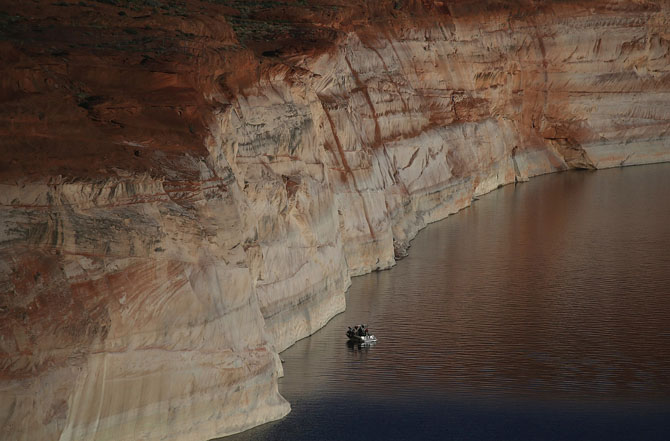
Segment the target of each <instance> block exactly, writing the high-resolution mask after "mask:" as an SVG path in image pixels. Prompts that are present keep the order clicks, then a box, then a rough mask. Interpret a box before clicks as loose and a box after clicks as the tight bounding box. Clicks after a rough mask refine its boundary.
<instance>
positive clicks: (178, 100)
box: [0, 0, 670, 441]
mask: <svg viewBox="0 0 670 441" xmlns="http://www.w3.org/2000/svg"><path fill="white" fill-rule="evenodd" d="M5 3H7V2H5ZM0 36H1V37H2V38H1V39H0V53H2V60H3V64H2V66H0V74H1V75H0V101H1V102H2V103H3V105H2V106H1V108H0V133H1V134H2V141H1V142H2V153H3V154H2V157H1V158H0V221H1V223H0V251H1V253H0V426H1V427H2V432H3V434H5V435H3V436H4V437H6V439H11V440H33V439H43V440H63V441H64V440H107V439H114V440H117V441H119V440H138V439H145V440H154V439H155V440H159V439H160V440H167V439H175V440H205V439H209V438H214V437H217V436H223V435H226V434H230V433H234V432H237V431H240V430H244V429H246V428H249V427H252V426H254V425H257V424H261V423H263V422H266V421H269V420H272V419H276V418H280V417H281V416H283V415H285V414H286V413H287V412H288V411H289V404H288V403H287V402H286V401H285V400H284V399H283V398H282V397H281V396H280V395H279V393H278V390H277V382H276V379H277V377H278V376H280V375H281V370H282V368H281V364H280V363H279V357H278V355H277V354H278V352H279V351H281V350H283V349H285V348H287V347H288V346H290V345H291V344H293V343H294V342H295V341H297V340H298V339H300V338H303V337H305V336H308V335H310V334H311V333H313V332H314V331H316V330H317V329H319V328H320V327H322V326H323V325H324V324H325V323H326V322H327V321H328V320H329V319H330V318H331V317H332V316H334V315H335V314H337V313H338V312H341V311H343V310H344V308H345V301H344V292H345V291H346V289H347V287H348V286H349V284H350V281H351V277H352V276H355V275H359V274H364V273H367V272H370V271H374V270H378V269H385V268H389V267H391V266H393V265H394V263H395V261H396V259H398V258H401V257H402V256H404V255H405V254H406V253H407V249H408V247H409V243H410V241H411V239H412V238H413V237H414V236H415V235H416V234H417V232H418V231H419V230H420V229H421V228H423V227H424V226H425V225H426V224H427V223H430V222H434V221H437V220H439V219H442V218H444V217H446V216H447V215H449V214H451V213H454V212H456V211H458V210H460V209H462V208H464V207H467V206H468V205H469V204H470V202H471V201H472V199H473V198H475V197H476V196H478V195H481V194H484V193H486V192H489V191H491V190H493V189H495V188H497V187H499V186H501V185H505V184H509V183H514V182H520V181H525V180H527V179H528V178H530V177H532V176H536V175H539V174H544V173H550V172H555V171H561V170H567V169H570V168H587V169H597V168H606V167H615V166H624V165H635V164H644V163H651V162H660V161H668V160H670V138H669V137H668V135H667V132H668V129H669V128H670V6H669V5H668V4H667V3H665V2H662V1H656V2H654V1H644V0H642V1H636V2H627V1H604V0H598V1H585V2H572V1H556V2H534V1H515V2H512V1H507V2H494V1H480V2H458V1H454V2H432V1H431V2H428V1H398V0H396V1H375V2H349V1H345V0H341V1H339V2H334V3H333V2H331V3H326V2H321V1H311V0H308V1H306V2H304V1H303V2H301V1H297V2H291V1H287V2H263V3H255V2H242V1H233V0H231V1H167V0H166V1H157V0H156V1H139V0H136V1H130V0H128V1H126V0H108V1H99V2H88V3H86V2H57V3H51V2H33V3H30V4H29V3H28V2H25V3H23V4H19V5H14V4H12V5H11V6H8V5H3V6H2V9H1V10H0Z"/></svg>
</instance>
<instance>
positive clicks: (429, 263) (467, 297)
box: [225, 164, 670, 441]
mask: <svg viewBox="0 0 670 441" xmlns="http://www.w3.org/2000/svg"><path fill="white" fill-rule="evenodd" d="M355 323H366V324H369V326H370V329H371V331H372V333H373V334H375V335H376V336H377V337H378V339H379V341H378V343H377V344H376V345H374V346H368V347H366V346H361V347H358V346H350V345H347V343H346V337H345V335H344V333H345V330H346V328H347V326H348V325H353V324H355ZM281 356H282V358H283V359H284V360H285V364H284V371H285V376H284V378H282V379H281V380H280V384H279V389H280V392H281V393H282V395H283V396H284V397H286V399H287V400H289V402H290V403H291V406H292V411H291V413H290V414H289V415H288V416H287V417H286V418H284V419H283V420H280V421H276V422H273V423H269V424H266V425H263V426H260V427H257V428H255V429H252V430H249V431H247V432H244V433H242V434H239V435H235V436H232V437H227V438H225V440H227V441H228V440H231V441H232V440H291V441H299V440H311V441H313V440H364V441H376V440H414V439H416V440H668V439H670V164H659V165H649V166H641V167H628V168H623V169H610V170H603V171H597V172H585V171H582V172H576V171H575V172H567V173H560V174H554V175H548V176H542V177H537V178H534V179H532V180H531V181H530V182H528V183H524V184H522V185H516V186H514V185H510V186H506V187H504V188H501V189H499V190H497V191H494V192H492V193H490V194H488V195H485V196H483V197H481V198H480V200H478V201H476V202H474V203H473V205H472V206H471V207H470V208H467V209H465V210H463V211H462V212H460V213H458V214H456V215H453V216H450V217H449V218H447V219H445V220H443V221H441V222H438V223H436V224H433V225H430V226H428V227H427V228H426V229H425V230H423V231H422V232H420V233H419V235H418V236H417V237H416V239H415V240H414V241H413V243H412V248H411V249H410V254H409V256H408V257H407V258H405V259H403V260H401V261H399V262H398V264H397V265H396V266H395V267H394V268H393V269H392V270H390V271H382V272H376V273H372V274H368V275H365V276H362V277H357V278H355V279H354V280H353V284H352V286H351V288H350V290H349V292H348V294H347V311H346V312H345V313H343V314H340V315H338V316H337V317H335V318H334V319H333V320H332V321H331V322H330V323H329V324H328V325H327V326H326V327H325V328H323V329H322V330H320V331H319V332H317V333H316V334H314V335H313V336H311V337H309V338H306V339H304V340H302V341H299V342H298V343H296V344H295V345H294V346H293V347H291V348H289V349H288V350H286V351H285V352H283V353H282V354H281Z"/></svg>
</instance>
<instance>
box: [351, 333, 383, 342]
mask: <svg viewBox="0 0 670 441" xmlns="http://www.w3.org/2000/svg"><path fill="white" fill-rule="evenodd" d="M349 341H351V342H353V343H375V342H376V341H377V337H375V336H374V335H364V336H362V337H361V336H359V335H350V336H349Z"/></svg>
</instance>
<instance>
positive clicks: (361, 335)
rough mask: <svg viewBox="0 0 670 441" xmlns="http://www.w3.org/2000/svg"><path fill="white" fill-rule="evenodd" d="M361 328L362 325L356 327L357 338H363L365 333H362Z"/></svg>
mask: <svg viewBox="0 0 670 441" xmlns="http://www.w3.org/2000/svg"><path fill="white" fill-rule="evenodd" d="M363 326H364V325H361V326H359V327H358V336H359V337H363V336H364V335H365V331H363Z"/></svg>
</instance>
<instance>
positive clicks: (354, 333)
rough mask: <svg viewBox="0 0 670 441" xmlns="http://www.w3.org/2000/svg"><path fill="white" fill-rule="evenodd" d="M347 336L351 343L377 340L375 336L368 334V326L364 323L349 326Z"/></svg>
mask: <svg viewBox="0 0 670 441" xmlns="http://www.w3.org/2000/svg"><path fill="white" fill-rule="evenodd" d="M361 330H362V331H361ZM347 337H349V341H351V342H353V343H374V342H376V341H377V337H375V336H374V335H370V334H369V333H368V327H367V326H365V325H356V326H354V327H353V328H351V327H349V329H348V330H347Z"/></svg>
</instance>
